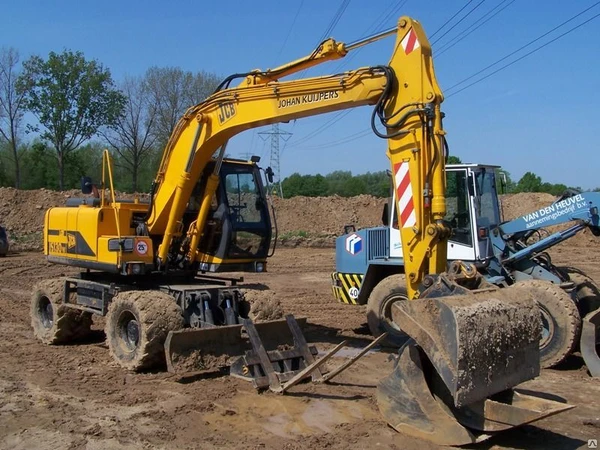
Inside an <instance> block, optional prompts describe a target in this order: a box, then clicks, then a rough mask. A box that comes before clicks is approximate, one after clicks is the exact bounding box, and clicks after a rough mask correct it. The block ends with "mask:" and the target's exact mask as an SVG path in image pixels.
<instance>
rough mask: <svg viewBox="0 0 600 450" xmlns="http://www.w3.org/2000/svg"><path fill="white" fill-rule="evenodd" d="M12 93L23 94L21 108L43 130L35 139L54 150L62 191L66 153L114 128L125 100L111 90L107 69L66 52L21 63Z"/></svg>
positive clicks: (112, 86)
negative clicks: (35, 119)
mask: <svg viewBox="0 0 600 450" xmlns="http://www.w3.org/2000/svg"><path fill="white" fill-rule="evenodd" d="M17 90H18V91H19V92H22V93H24V94H25V99H26V103H25V104H26V107H27V108H28V109H29V111H31V112H32V113H33V114H34V116H35V117H36V118H37V120H38V121H39V123H40V124H41V125H42V127H44V131H43V132H42V133H41V137H42V138H43V139H45V140H48V141H49V142H51V143H52V145H53V146H54V150H55V151H56V159H57V163H58V178H59V188H60V189H61V190H62V189H64V176H65V160H66V158H67V157H68V155H69V154H70V153H71V152H73V151H74V150H76V149H77V148H78V147H79V146H80V145H81V144H82V143H83V142H85V141H86V140H89V139H90V138H91V137H92V136H94V135H95V134H96V132H97V131H98V129H99V128H100V127H101V126H110V125H112V124H114V123H115V122H116V120H117V119H118V118H119V117H120V116H121V114H122V111H123V107H124V102H125V98H124V96H123V94H122V93H121V92H119V91H118V90H117V89H115V87H114V83H113V80H112V77H111V74H110V71H109V70H108V69H105V68H104V67H103V66H102V65H101V64H100V63H99V62H98V61H96V60H91V61H88V60H86V59H85V58H84V56H83V54H82V53H81V52H71V51H64V52H63V53H61V54H57V53H54V52H50V54H49V55H48V59H47V60H43V59H42V58H40V57H39V56H33V57H31V58H30V59H28V60H27V61H25V62H24V63H23V73H22V74H21V76H20V77H19V79H18V81H17Z"/></svg>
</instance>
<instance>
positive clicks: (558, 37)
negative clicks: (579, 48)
mask: <svg viewBox="0 0 600 450" xmlns="http://www.w3.org/2000/svg"><path fill="white" fill-rule="evenodd" d="M598 3H600V2H598ZM588 9H589V8H588ZM599 16H600V13H598V14H596V15H595V16H592V17H591V18H589V19H588V20H586V21H585V22H582V23H580V24H579V25H576V26H574V27H573V28H571V29H570V30H567V31H565V32H564V33H563V34H561V35H559V36H557V37H555V38H554V39H552V40H550V41H548V42H546V43H545V44H542V45H540V46H539V47H537V48H535V49H533V50H532V51H530V52H529V53H526V54H525V55H523V56H521V57H519V58H517V59H515V60H514V61H511V62H510V63H508V64H505V65H504V66H502V67H500V68H498V69H497V70H494V71H493V72H492V73H490V74H488V75H486V76H484V77H482V78H480V79H478V80H476V81H474V82H473V83H471V84H469V85H467V86H465V87H464V88H462V89H459V90H458V91H456V92H453V93H452V94H450V95H448V96H447V97H446V98H449V97H452V96H453V95H456V94H458V93H459V92H462V91H464V90H465V89H467V88H470V87H471V86H473V85H475V84H477V83H479V82H481V81H483V80H485V79H486V78H489V77H491V76H492V75H494V74H496V73H498V72H500V71H501V70H504V69H506V68H507V67H510V66H512V65H513V64H515V63H517V62H519V61H521V60H522V59H524V58H526V57H528V56H529V55H531V54H533V53H535V52H537V51H538V50H541V49H542V48H544V47H546V46H548V45H550V44H552V43H553V42H555V41H557V40H558V39H560V38H562V37H563V36H566V35H567V34H569V33H571V32H572V31H575V30H576V29H578V28H581V27H582V26H583V25H585V24H587V23H589V22H591V21H592V20H594V19H595V18H596V17H599Z"/></svg>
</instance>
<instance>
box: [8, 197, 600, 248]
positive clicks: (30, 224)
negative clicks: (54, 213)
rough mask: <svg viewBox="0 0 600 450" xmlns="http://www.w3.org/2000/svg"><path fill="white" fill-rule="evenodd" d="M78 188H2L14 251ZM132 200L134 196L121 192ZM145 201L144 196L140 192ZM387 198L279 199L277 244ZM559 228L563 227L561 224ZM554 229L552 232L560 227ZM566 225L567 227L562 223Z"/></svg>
mask: <svg viewBox="0 0 600 450" xmlns="http://www.w3.org/2000/svg"><path fill="white" fill-rule="evenodd" d="M80 196H81V192H80V191H78V190H71V191H64V192H56V191H51V190H48V189H39V190H33V191H22V190H17V189H14V188H0V225H4V226H5V227H6V229H7V231H8V233H9V237H10V238H11V243H12V246H13V247H12V248H13V249H16V250H27V249H31V250H34V249H35V250H39V249H41V246H42V230H43V225H44V213H45V211H46V210H47V209H48V208H50V207H53V206H62V205H64V204H65V202H66V200H67V199H69V198H73V197H80ZM117 197H119V198H125V199H132V198H133V197H134V194H122V193H117ZM139 197H140V198H141V199H142V200H143V199H144V198H145V197H147V196H146V195H140V196H139ZM555 200H556V198H555V197H554V196H552V195H550V194H544V193H520V194H507V195H503V196H501V201H502V211H503V215H504V219H505V220H511V219H514V218H516V217H519V216H521V215H523V214H526V213H528V212H531V211H535V210H537V209H539V208H541V207H543V206H547V205H550V204H551V203H552V202H553V201H555ZM385 203H386V199H383V198H377V197H372V196H370V195H359V196H356V197H350V198H345V197H339V196H333V197H294V198H289V199H281V198H275V199H274V205H275V210H276V217H277V225H278V230H279V239H278V241H279V245H285V246H290V247H296V246H302V247H333V246H334V245H335V238H336V237H337V236H339V235H340V234H342V233H343V229H344V226H345V225H354V226H355V227H356V228H357V229H360V228H365V227H372V226H376V225H381V214H382V211H383V205H384V204H385ZM559 228H560V227H559ZM559 228H557V227H552V228H550V231H551V232H554V231H556V230H557V229H559ZM562 228H565V226H563V227H562ZM590 244H591V245H599V244H600V240H599V239H597V238H596V237H594V236H593V235H592V234H591V233H590V232H589V231H587V230H585V231H583V232H581V233H579V234H578V235H577V236H575V237H574V238H571V239H570V240H569V241H568V242H567V243H566V244H563V245H590Z"/></svg>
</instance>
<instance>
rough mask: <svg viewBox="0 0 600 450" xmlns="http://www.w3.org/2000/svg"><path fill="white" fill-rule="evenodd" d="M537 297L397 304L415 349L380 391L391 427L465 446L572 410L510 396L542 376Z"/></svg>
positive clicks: (487, 294)
mask: <svg viewBox="0 0 600 450" xmlns="http://www.w3.org/2000/svg"><path fill="white" fill-rule="evenodd" d="M533 297H534V296H533V295H532V293H531V292H530V290H528V289H522V288H516V287H511V288H506V289H502V290H486V291H472V292H468V291H465V293H464V294H460V295H452V296H444V297H438V298H422V299H419V300H412V301H404V302H396V303H395V304H394V305H393V308H392V319H393V320H394V322H395V323H396V324H397V325H398V326H399V327H400V328H401V329H402V330H403V331H404V332H406V333H407V334H408V335H409V336H410V337H411V338H413V340H414V342H413V343H412V344H410V345H409V346H408V347H407V348H404V349H403V352H402V354H401V357H400V358H399V361H398V364H397V367H396V368H395V370H394V371H393V372H392V374H391V375H390V376H388V377H387V378H386V379H384V380H383V381H382V382H381V384H380V385H379V386H378V392H377V398H378V403H379V408H380V410H381V412H382V414H383V415H384V417H385V418H386V420H387V421H388V423H389V424H390V425H391V426H392V427H394V428H395V429H397V430H398V431H402V432H405V433H408V434H412V435H415V436H419V437H422V438H425V439H429V440H432V441H434V442H437V443H444V444H447V445H462V444H466V443H471V442H476V441H478V440H482V439H485V438H486V437H488V436H489V433H490V432H494V431H498V427H499V426H500V425H499V424H503V425H502V427H504V428H510V427H514V426H517V425H522V424H524V423H530V422H533V421H535V420H538V419H540V418H542V417H546V416H548V415H551V414H556V413H557V412H560V411H563V410H565V409H569V408H570V406H569V405H564V404H562V403H557V402H550V403H548V401H547V400H544V399H541V398H537V397H532V396H523V395H516V394H515V393H513V392H512V391H510V388H512V387H513V386H516V385H517V384H519V383H521V382H523V381H527V380H530V379H532V378H535V377H536V376H537V375H539V372H540V354H539V340H540V336H541V320H540V314H539V310H538V308H537V306H536V304H535V302H534V300H533ZM415 342H416V344H415ZM495 394H497V395H495ZM492 396H493V397H492ZM490 397H491V398H490ZM500 400H502V401H500Z"/></svg>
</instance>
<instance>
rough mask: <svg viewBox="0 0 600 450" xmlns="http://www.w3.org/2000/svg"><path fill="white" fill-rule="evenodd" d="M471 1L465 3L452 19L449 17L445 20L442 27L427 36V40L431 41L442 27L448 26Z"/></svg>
mask: <svg viewBox="0 0 600 450" xmlns="http://www.w3.org/2000/svg"><path fill="white" fill-rule="evenodd" d="M472 1H473V0H469V1H468V2H467V3H465V6H463V7H462V8H460V9H459V10H458V11H456V12H455V13H454V15H453V16H452V17H450V18H449V19H448V20H446V21H445V22H444V23H443V24H442V26H441V27H439V28H438V29H437V30H435V31H434V32H433V33H432V34H431V36H429V39H433V37H434V36H435V35H436V34H438V33H439V32H440V31H442V30H443V29H444V27H445V26H446V25H448V24H449V23H450V22H452V20H454V18H455V17H456V16H458V15H459V14H460V13H461V12H462V10H463V9H465V8H466V7H467V6H469V3H471V2H472Z"/></svg>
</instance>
